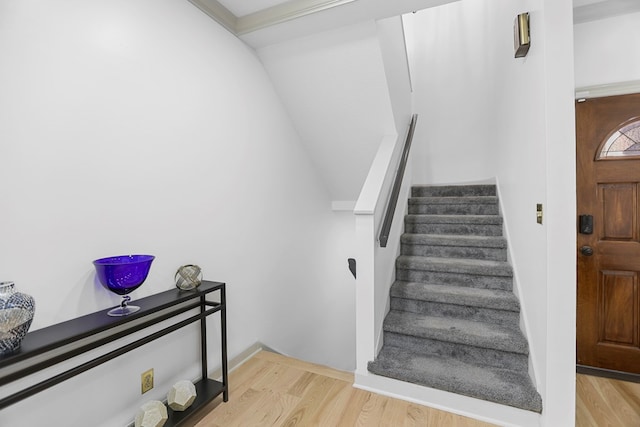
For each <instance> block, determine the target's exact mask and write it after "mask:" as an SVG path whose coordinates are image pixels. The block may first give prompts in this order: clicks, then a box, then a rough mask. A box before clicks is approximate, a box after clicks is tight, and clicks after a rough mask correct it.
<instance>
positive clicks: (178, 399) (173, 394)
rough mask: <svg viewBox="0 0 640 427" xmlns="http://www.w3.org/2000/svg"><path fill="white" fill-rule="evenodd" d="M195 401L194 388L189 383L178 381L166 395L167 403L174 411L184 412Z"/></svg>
mask: <svg viewBox="0 0 640 427" xmlns="http://www.w3.org/2000/svg"><path fill="white" fill-rule="evenodd" d="M194 400H196V386H194V385H193V383H192V382H191V381H188V380H182V381H178V382H177V383H175V384H174V385H173V387H171V389H170V390H169V393H167V403H168V404H169V407H170V408H171V409H173V410H174V411H184V410H186V409H187V408H188V407H189V406H191V404H193V401H194Z"/></svg>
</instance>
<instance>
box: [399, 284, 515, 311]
mask: <svg viewBox="0 0 640 427" xmlns="http://www.w3.org/2000/svg"><path fill="white" fill-rule="evenodd" d="M391 297H395V298H405V299H414V300H420V301H433V302H441V303H447V304H455V305H464V306H470V307H482V308H493V309H496V310H507V311H514V312H520V302H519V301H518V298H517V297H516V296H515V295H514V294H513V292H509V291H501V290H495V289H479V288H468V287H462V286H447V285H433V284H428V283H416V282H403V281H396V282H395V283H394V284H393V285H392V286H391Z"/></svg>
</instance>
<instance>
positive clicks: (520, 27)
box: [513, 12, 531, 58]
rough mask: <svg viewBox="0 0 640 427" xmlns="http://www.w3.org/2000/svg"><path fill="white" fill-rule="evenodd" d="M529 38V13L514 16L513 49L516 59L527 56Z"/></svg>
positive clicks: (529, 43) (529, 44)
mask: <svg viewBox="0 0 640 427" xmlns="http://www.w3.org/2000/svg"><path fill="white" fill-rule="evenodd" d="M530 46H531V38H530V35H529V13H528V12H527V13H521V14H520V15H518V16H516V20H515V22H514V23H513V47H514V49H515V51H516V56H515V57H516V58H522V57H524V56H527V53H528V52H529V47H530Z"/></svg>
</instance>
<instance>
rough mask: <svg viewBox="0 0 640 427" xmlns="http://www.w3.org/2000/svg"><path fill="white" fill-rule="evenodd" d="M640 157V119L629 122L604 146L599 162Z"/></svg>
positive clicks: (611, 135) (612, 134)
mask: <svg viewBox="0 0 640 427" xmlns="http://www.w3.org/2000/svg"><path fill="white" fill-rule="evenodd" d="M629 157H640V119H634V120H633V121H631V122H627V123H625V124H624V125H622V126H621V127H620V128H619V129H617V130H616V131H614V132H612V133H611V134H610V136H609V138H607V140H606V141H605V143H604V144H602V148H601V149H600V151H599V153H598V157H597V160H601V159H625V158H629Z"/></svg>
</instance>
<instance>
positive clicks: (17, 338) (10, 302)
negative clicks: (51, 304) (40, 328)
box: [0, 282, 36, 355]
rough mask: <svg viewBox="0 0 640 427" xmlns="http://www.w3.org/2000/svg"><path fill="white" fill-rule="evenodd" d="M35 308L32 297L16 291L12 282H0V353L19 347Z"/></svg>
mask: <svg viewBox="0 0 640 427" xmlns="http://www.w3.org/2000/svg"><path fill="white" fill-rule="evenodd" d="M35 309H36V305H35V302H34V300H33V297H31V296H30V295H27V294H23V293H21V292H17V291H16V290H15V284H14V283H13V282H0V355H4V354H9V353H13V352H14V351H16V350H17V349H18V348H19V347H20V343H21V342H22V339H23V338H24V336H25V335H27V331H28V330H29V327H30V326H31V321H32V320H33V315H34V313H35Z"/></svg>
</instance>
